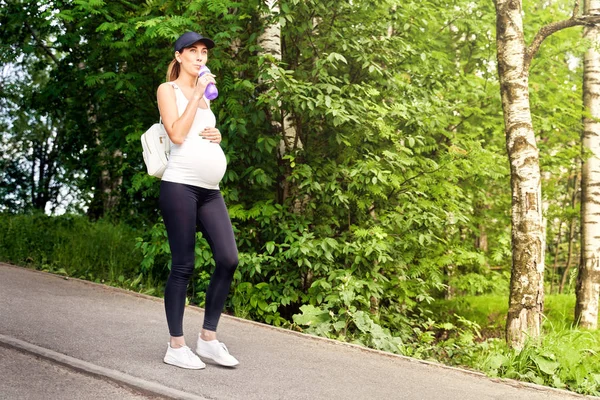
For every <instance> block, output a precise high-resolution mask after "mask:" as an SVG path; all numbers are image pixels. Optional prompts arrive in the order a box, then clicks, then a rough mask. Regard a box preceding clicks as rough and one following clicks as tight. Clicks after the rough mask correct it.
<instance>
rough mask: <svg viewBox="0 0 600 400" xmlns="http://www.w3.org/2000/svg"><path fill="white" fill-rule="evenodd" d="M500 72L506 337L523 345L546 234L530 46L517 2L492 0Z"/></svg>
mask: <svg viewBox="0 0 600 400" xmlns="http://www.w3.org/2000/svg"><path fill="white" fill-rule="evenodd" d="M496 25H497V33H496V34H497V38H496V42H497V47H498V74H499V77H500V90H501V96H502V108H503V112H504V124H505V133H506V148H507V151H508V156H509V160H510V168H511V188H512V210H511V212H512V250H513V260H512V264H513V265H512V275H511V283H510V299H509V309H508V315H507V322H506V338H507V341H508V343H509V344H510V345H512V346H513V347H515V348H521V347H522V346H523V344H524V342H525V339H526V338H527V337H528V336H529V337H532V338H536V337H538V336H539V335H540V326H541V317H542V311H543V304H544V286H543V284H544V280H543V276H544V249H545V237H544V226H543V213H542V188H541V176H540V167H539V152H538V148H537V143H536V139H535V134H534V131H533V125H532V121H531V110H530V105H529V87H528V84H529V72H528V68H527V64H528V61H529V54H528V49H527V46H526V44H525V40H524V37H523V20H522V13H521V1H520V0H518V1H517V0H497V1H496Z"/></svg>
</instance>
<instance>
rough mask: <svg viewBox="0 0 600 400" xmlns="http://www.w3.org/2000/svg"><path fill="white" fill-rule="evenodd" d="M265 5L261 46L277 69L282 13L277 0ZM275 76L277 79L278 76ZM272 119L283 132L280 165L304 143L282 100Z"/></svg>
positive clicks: (284, 193) (285, 187)
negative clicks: (266, 10)
mask: <svg viewBox="0 0 600 400" xmlns="http://www.w3.org/2000/svg"><path fill="white" fill-rule="evenodd" d="M265 5H266V6H267V9H268V12H267V13H266V15H264V16H263V18H264V19H265V21H266V27H265V30H264V32H263V33H262V34H261V36H260V38H259V44H260V45H261V47H262V49H263V50H262V55H263V56H270V57H271V61H272V62H271V63H270V66H271V68H277V67H278V63H281V61H282V51H281V50H282V49H281V24H280V23H279V22H278V19H277V15H278V14H279V12H280V10H279V4H278V2H277V0H266V1H265ZM273 17H275V18H273ZM274 76H275V77H277V74H275V75H274ZM278 97H280V96H278ZM277 116H281V118H280V119H278V118H277ZM271 117H272V120H271V124H272V125H273V127H274V128H275V129H276V130H277V131H278V132H281V140H280V141H279V147H278V151H277V156H278V160H279V161H280V164H282V160H283V157H284V156H285V155H286V154H289V153H290V152H291V151H293V150H295V149H301V148H302V142H301V141H300V138H299V136H298V134H297V132H296V128H295V127H294V125H293V123H292V118H291V115H290V113H289V112H287V111H286V110H285V109H284V108H283V105H282V102H281V100H278V101H277V109H273V110H271ZM286 176H287V174H286V175H285V176H283V177H282V179H281V182H280V185H281V193H280V195H279V199H280V201H281V202H283V201H285V199H286V198H287V197H288V196H289V192H290V188H289V183H288V182H287V179H286Z"/></svg>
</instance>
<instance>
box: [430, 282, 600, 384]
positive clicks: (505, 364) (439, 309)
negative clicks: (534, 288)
mask: <svg viewBox="0 0 600 400" xmlns="http://www.w3.org/2000/svg"><path fill="white" fill-rule="evenodd" d="M574 307H575V295H573V294H554V295H547V296H546V298H545V302H544V321H543V323H542V329H543V336H542V338H541V339H539V340H531V341H528V342H527V344H526V345H525V347H524V348H523V349H522V350H521V351H516V350H512V349H509V348H508V346H507V345H506V343H505V341H504V325H505V323H506V312H507V309H508V299H507V298H506V297H505V296H498V295H482V296H464V297H458V298H455V299H452V300H447V301H440V302H438V303H437V304H435V307H434V309H435V313H436V314H437V315H443V314H440V313H447V315H454V314H457V315H459V316H461V317H463V318H465V319H467V320H471V321H474V322H476V323H477V324H478V325H479V326H480V327H481V333H482V335H481V338H479V339H478V340H479V343H476V344H475V345H474V346H472V347H471V350H470V355H469V356H468V357H463V358H462V359H461V361H462V363H463V365H464V366H467V367H470V368H474V369H477V370H480V371H483V372H485V373H486V374H488V375H489V376H494V377H502V378H510V379H518V380H521V381H526V382H533V383H538V384H541V385H546V386H552V387H556V388H561V389H567V390H571V391H574V392H578V393H582V394H587V395H595V396H600V331H586V330H581V329H577V328H576V327H574V326H573V319H574V316H573V313H574ZM476 341H477V339H476Z"/></svg>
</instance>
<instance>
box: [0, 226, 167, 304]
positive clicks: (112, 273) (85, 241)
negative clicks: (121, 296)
mask: <svg viewBox="0 0 600 400" xmlns="http://www.w3.org/2000/svg"><path fill="white" fill-rule="evenodd" d="M137 236H139V232H136V231H135V230H134V229H132V228H130V227H128V226H126V225H124V224H111V223H109V222H106V221H97V222H90V221H89V220H87V218H85V217H84V216H73V215H63V216H60V217H49V216H46V215H43V214H34V215H9V214H0V261H4V262H9V263H13V264H16V265H21V266H27V267H32V268H36V269H38V270H43V271H48V272H53V273H57V274H61V275H65V276H70V277H75V278H81V279H86V280H89V281H94V282H102V283H106V284H109V285H112V286H118V287H124V288H127V289H131V290H136V291H142V292H144V293H148V294H154V293H155V292H156V291H157V289H156V288H155V286H158V282H157V280H156V279H154V278H153V277H152V276H151V275H150V274H143V273H142V270H141V262H142V259H143V255H142V253H141V251H140V250H139V249H137V248H136V246H135V238H136V237H137Z"/></svg>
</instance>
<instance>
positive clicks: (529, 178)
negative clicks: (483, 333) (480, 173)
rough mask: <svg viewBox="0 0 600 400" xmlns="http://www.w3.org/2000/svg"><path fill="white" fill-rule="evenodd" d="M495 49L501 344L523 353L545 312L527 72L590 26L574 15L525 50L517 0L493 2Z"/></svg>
mask: <svg viewBox="0 0 600 400" xmlns="http://www.w3.org/2000/svg"><path fill="white" fill-rule="evenodd" d="M495 6H496V45H497V49H498V50H497V52H498V53H497V60H498V75H499V79H500V94H501V98H502V109H503V115H504V129H505V137H506V149H507V152H508V158H509V162H510V170H511V191H512V209H511V225H512V253H513V256H512V271H511V282H510V297H509V307H508V315H507V321H506V340H507V342H508V343H509V345H511V346H513V347H515V348H522V346H523V345H524V343H525V339H526V338H527V337H531V338H536V337H538V336H539V335H540V328H541V318H542V312H543V307H544V249H545V247H546V239H545V235H544V224H543V212H542V187H541V174H540V164H539V150H538V146H537V143H536V138H535V131H534V128H533V124H532V119H531V109H530V103H529V67H530V65H531V61H532V59H533V57H534V56H535V54H536V53H537V51H538V49H539V48H540V46H541V44H542V42H543V41H544V39H546V38H547V37H548V36H550V35H552V34H553V33H555V32H557V31H559V30H562V29H565V28H568V27H572V26H577V25H586V24H591V23H593V22H594V17H593V16H580V15H579V1H576V2H575V6H574V9H573V14H572V16H571V18H569V19H566V20H563V21H558V22H553V23H550V24H548V25H546V26H544V27H542V28H541V29H540V30H539V32H538V33H537V34H536V36H535V37H534V39H533V41H532V42H531V44H530V45H529V46H528V45H527V43H526V41H525V36H524V32H523V12H522V0H496V1H495Z"/></svg>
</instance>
